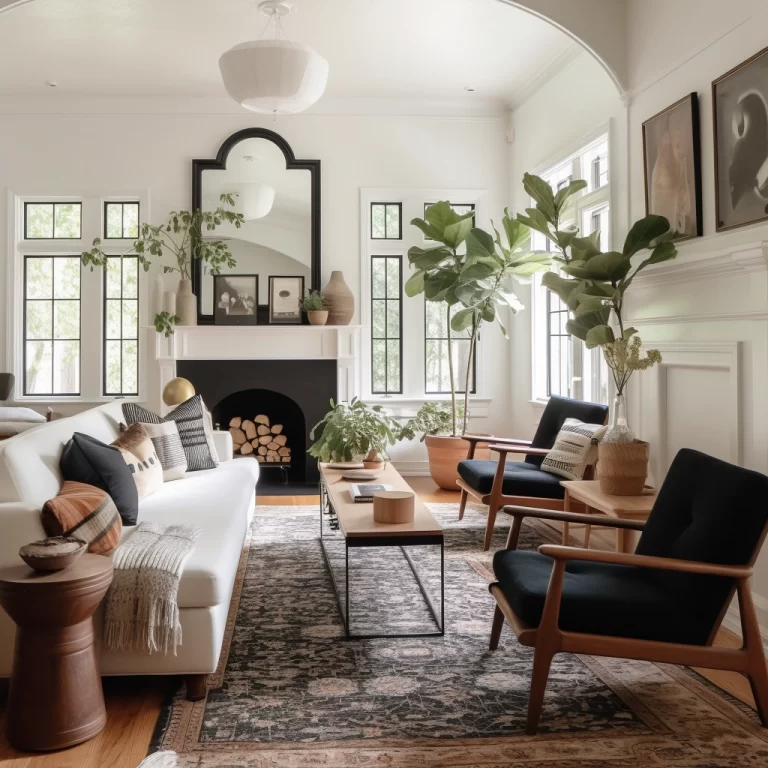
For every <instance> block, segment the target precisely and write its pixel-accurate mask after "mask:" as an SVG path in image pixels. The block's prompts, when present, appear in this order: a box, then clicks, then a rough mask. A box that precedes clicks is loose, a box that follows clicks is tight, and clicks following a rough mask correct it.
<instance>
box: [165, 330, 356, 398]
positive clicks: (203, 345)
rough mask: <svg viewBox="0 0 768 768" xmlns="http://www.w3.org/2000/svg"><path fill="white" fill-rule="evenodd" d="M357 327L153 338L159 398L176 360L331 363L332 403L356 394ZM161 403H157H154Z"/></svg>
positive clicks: (173, 372)
mask: <svg viewBox="0 0 768 768" xmlns="http://www.w3.org/2000/svg"><path fill="white" fill-rule="evenodd" d="M362 327H363V326H361V325H251V326H234V325H229V326H222V325H180V326H176V332H175V333H174V334H173V335H172V336H170V337H169V338H167V339H166V338H165V337H164V336H163V335H162V334H159V333H156V334H155V359H156V360H157V361H158V363H159V364H160V393H161V394H162V389H163V387H164V386H165V385H166V384H167V383H168V382H169V381H170V380H171V379H172V378H174V376H176V362H177V361H178V360H336V365H337V372H338V393H337V396H338V399H339V400H350V399H351V398H353V397H356V396H357V397H359V396H360V395H361V394H362V392H361V388H362V384H361V375H360V363H359V361H360V330H361V328H362ZM158 400H159V402H162V398H158Z"/></svg>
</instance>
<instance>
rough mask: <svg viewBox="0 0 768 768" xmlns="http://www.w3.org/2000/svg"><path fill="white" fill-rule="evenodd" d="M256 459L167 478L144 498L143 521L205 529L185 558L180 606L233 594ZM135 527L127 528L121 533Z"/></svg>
mask: <svg viewBox="0 0 768 768" xmlns="http://www.w3.org/2000/svg"><path fill="white" fill-rule="evenodd" d="M258 476H259V465H258V462H257V461H255V460H253V459H238V460H237V461H227V462H223V463H222V464H220V465H219V466H218V467H217V468H216V469H209V470H202V471H200V472H193V473H190V474H187V475H186V476H185V477H184V479H182V480H178V481H176V482H174V483H165V484H164V485H163V487H162V488H161V489H160V490H159V491H158V492H157V493H154V494H152V496H149V497H148V498H146V499H143V500H142V501H141V504H140V517H141V520H142V522H144V521H151V522H155V523H160V524H161V525H170V524H179V523H185V524H188V525H195V526H197V527H198V528H201V529H202V535H201V536H200V538H199V539H198V540H197V541H196V542H195V548H194V550H193V551H192V554H191V555H190V556H189V558H188V559H187V560H186V561H185V563H184V571H183V573H182V575H181V584H180V585H179V595H178V601H179V608H206V607H209V606H215V605H219V604H220V603H222V602H224V601H227V600H229V597H230V594H231V590H232V584H233V582H234V580H235V574H236V572H237V566H238V562H239V560H240V554H241V552H242V546H243V541H244V539H245V536H246V534H247V531H248V526H249V524H250V516H251V514H252V510H253V508H252V503H253V495H254V491H255V487H256V480H257V479H258ZM133 530H135V529H134V528H125V529H124V530H123V538H124V539H125V537H127V536H130V535H131V533H132V532H133Z"/></svg>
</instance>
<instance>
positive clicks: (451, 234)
mask: <svg viewBox="0 0 768 768" xmlns="http://www.w3.org/2000/svg"><path fill="white" fill-rule="evenodd" d="M471 229H472V219H471V218H467V219H462V220H461V221H457V222H456V223H455V224H449V225H448V226H447V227H446V228H445V232H444V234H443V241H444V242H446V243H449V244H450V245H451V246H452V247H453V248H458V247H459V246H460V245H461V244H462V243H463V242H464V241H465V240H466V238H467V235H468V234H469V231H470V230H471Z"/></svg>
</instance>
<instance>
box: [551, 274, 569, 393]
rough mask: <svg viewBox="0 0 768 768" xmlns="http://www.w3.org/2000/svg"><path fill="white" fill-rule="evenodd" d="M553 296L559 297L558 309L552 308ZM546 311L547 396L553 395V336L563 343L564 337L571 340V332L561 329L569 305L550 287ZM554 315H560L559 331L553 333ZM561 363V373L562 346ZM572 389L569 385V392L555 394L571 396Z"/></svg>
mask: <svg viewBox="0 0 768 768" xmlns="http://www.w3.org/2000/svg"><path fill="white" fill-rule="evenodd" d="M553 298H555V299H557V301H559V302H560V303H559V305H558V308H557V309H553V308H552V299H553ZM546 311H547V397H552V339H553V338H558V339H561V342H560V343H561V344H562V343H563V342H562V339H566V340H570V338H571V334H570V333H563V332H562V331H560V330H559V329H560V328H561V327H562V326H561V323H562V315H566V317H567V316H568V306H567V305H566V304H565V303H564V302H563V301H562V300H561V299H560V297H559V296H557V295H555V294H553V293H552V291H551V290H549V289H547V307H546ZM554 315H557V316H558V324H557V328H558V331H557V333H553V332H552V319H553V316H554ZM559 363H560V366H561V370H560V373H562V363H563V360H562V348H561V355H560V359H559ZM559 378H560V377H558V380H559ZM570 390H571V388H570V387H569V388H568V392H566V393H563V392H555V395H557V396H559V397H570V396H571V391H570Z"/></svg>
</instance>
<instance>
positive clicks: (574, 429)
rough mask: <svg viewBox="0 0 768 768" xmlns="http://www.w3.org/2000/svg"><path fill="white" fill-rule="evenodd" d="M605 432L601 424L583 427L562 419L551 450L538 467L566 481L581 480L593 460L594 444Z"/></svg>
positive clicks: (573, 421) (594, 455)
mask: <svg viewBox="0 0 768 768" xmlns="http://www.w3.org/2000/svg"><path fill="white" fill-rule="evenodd" d="M606 429H608V427H606V426H605V425H604V424H584V422H581V421H579V420H578V419H566V420H565V423H564V424H563V426H562V428H561V429H560V431H559V432H558V433H557V439H556V440H555V444H554V445H553V446H552V450H551V451H550V452H549V453H548V454H547V455H546V456H545V457H544V461H542V462H541V468H542V469H543V470H544V471H545V472H549V473H550V474H551V475H559V476H560V477H564V478H566V479H567V480H583V479H584V473H585V472H586V471H587V467H588V466H589V465H590V464H594V462H595V460H596V458H597V455H596V454H597V444H598V443H599V442H600V440H601V439H602V437H603V435H604V434H605V430H606Z"/></svg>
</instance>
